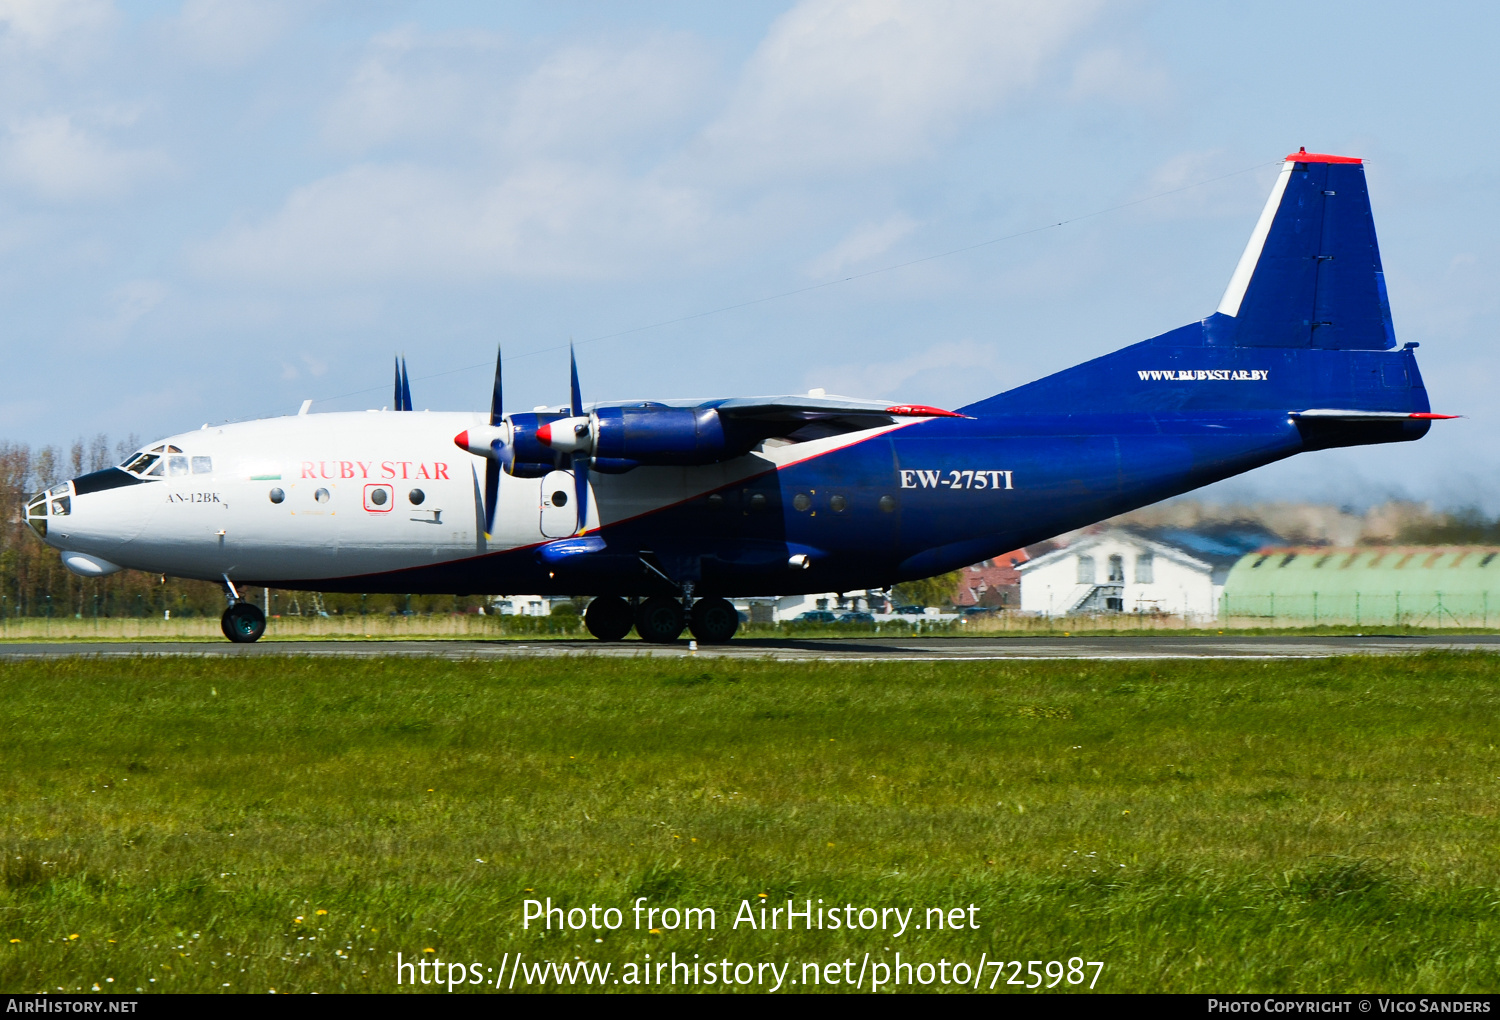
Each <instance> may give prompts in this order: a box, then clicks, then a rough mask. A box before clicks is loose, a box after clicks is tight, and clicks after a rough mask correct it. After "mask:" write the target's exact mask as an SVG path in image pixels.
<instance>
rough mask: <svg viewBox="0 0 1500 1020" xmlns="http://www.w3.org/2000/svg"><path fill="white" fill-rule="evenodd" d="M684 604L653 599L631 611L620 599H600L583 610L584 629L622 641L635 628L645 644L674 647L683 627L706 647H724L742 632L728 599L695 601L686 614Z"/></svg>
mask: <svg viewBox="0 0 1500 1020" xmlns="http://www.w3.org/2000/svg"><path fill="white" fill-rule="evenodd" d="M689 598H690V597H689ZM685 601H688V599H675V598H669V597H668V596H666V595H653V596H652V597H651V598H648V599H642V600H641V601H640V603H639V604H638V605H636V606H634V607H633V608H632V606H631V604H630V603H629V602H627V601H625V600H624V599H622V598H620V597H619V596H618V595H601V596H600V597H599V598H596V599H594V601H592V602H590V603H589V606H588V608H587V609H586V610H584V613H583V625H584V626H585V627H587V628H588V629H589V633H590V634H592V635H594V637H596V638H598V639H599V640H600V641H619V640H620V639H622V638H623V637H625V635H626V634H629V633H630V628H631V626H632V625H634V627H635V632H636V633H637V634H639V635H640V637H641V640H642V641H650V642H652V643H654V644H671V643H672V642H673V641H676V640H677V639H678V637H680V636H681V635H682V629H683V627H684V626H686V627H688V628H690V629H691V631H692V634H693V637H695V638H697V639H698V640H699V641H702V642H703V643H704V644H706V645H722V644H724V643H725V642H727V641H728V640H729V639H730V638H732V637H734V632H735V631H737V630H739V628H740V614H739V613H738V612H736V611H735V608H734V605H733V604H732V603H730V601H729V600H728V599H721V598H707V599H695V600H693V601H692V608H691V609H690V610H687V611H684V609H683V602H685Z"/></svg>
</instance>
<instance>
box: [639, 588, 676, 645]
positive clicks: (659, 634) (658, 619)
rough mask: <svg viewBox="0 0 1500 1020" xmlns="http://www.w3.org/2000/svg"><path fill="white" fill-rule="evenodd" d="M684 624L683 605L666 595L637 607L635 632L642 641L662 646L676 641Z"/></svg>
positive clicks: (653, 598) (657, 596)
mask: <svg viewBox="0 0 1500 1020" xmlns="http://www.w3.org/2000/svg"><path fill="white" fill-rule="evenodd" d="M683 622H684V621H683V619H682V603H680V602H678V601H677V600H676V599H669V598H667V597H666V596H664V595H655V596H653V597H651V598H649V599H647V600H646V601H645V602H642V603H641V604H640V605H639V606H638V607H636V611H635V632H636V633H637V634H639V635H640V636H641V640H642V641H654V642H656V643H657V644H660V645H664V644H667V643H669V642H672V641H676V640H677V635H679V634H681V633H682V625H683Z"/></svg>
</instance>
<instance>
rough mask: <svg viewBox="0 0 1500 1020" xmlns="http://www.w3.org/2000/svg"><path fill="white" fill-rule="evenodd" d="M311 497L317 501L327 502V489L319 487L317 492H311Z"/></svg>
mask: <svg viewBox="0 0 1500 1020" xmlns="http://www.w3.org/2000/svg"><path fill="white" fill-rule="evenodd" d="M313 499H315V500H317V501H318V502H319V503H327V502H328V490H327V489H319V490H318V491H317V492H315V493H313Z"/></svg>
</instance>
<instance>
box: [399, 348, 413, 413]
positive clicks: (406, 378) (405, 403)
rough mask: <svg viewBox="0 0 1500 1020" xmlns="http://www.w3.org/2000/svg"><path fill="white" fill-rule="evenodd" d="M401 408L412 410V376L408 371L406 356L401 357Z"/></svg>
mask: <svg viewBox="0 0 1500 1020" xmlns="http://www.w3.org/2000/svg"><path fill="white" fill-rule="evenodd" d="M401 410H403V411H411V410H414V408H413V407H412V406H411V376H410V375H409V374H407V371H406V357H405V356H404V355H403V356H402V358H401Z"/></svg>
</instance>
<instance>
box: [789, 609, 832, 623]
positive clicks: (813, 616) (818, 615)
mask: <svg viewBox="0 0 1500 1020" xmlns="http://www.w3.org/2000/svg"><path fill="white" fill-rule="evenodd" d="M795 622H797V623H837V622H838V617H837V616H835V615H834V614H833V613H832V612H830V611H828V610H827V609H810V610H808V611H807V612H805V613H802V614H801V615H800V616H798V617H797V619H796V621H795Z"/></svg>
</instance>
